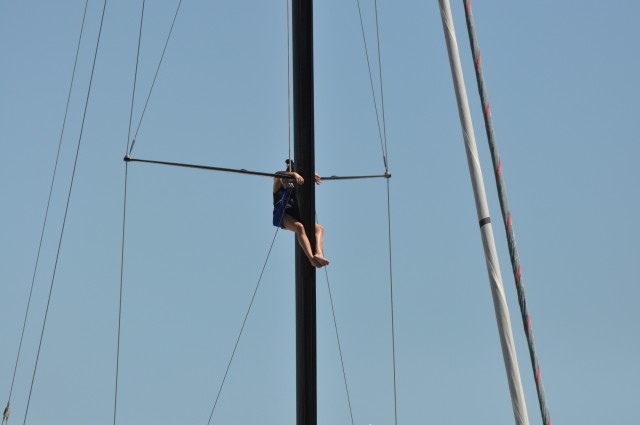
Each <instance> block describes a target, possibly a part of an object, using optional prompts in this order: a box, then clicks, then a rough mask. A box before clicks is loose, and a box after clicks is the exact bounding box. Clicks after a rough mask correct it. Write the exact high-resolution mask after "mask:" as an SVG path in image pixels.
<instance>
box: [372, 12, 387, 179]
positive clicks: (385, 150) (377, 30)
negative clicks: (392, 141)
mask: <svg viewBox="0 0 640 425" xmlns="http://www.w3.org/2000/svg"><path fill="white" fill-rule="evenodd" d="M374 8H375V15H376V41H377V45H378V75H379V76H380V107H381V109H382V134H383V136H384V166H385V171H386V172H389V164H388V162H387V161H388V154H389V151H388V149H387V120H386V117H385V113H384V90H383V88H382V86H383V84H382V55H381V54H380V24H379V23H378V0H375V1H374Z"/></svg>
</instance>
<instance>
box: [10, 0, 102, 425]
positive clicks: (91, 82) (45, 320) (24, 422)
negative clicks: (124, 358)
mask: <svg viewBox="0 0 640 425" xmlns="http://www.w3.org/2000/svg"><path fill="white" fill-rule="evenodd" d="M106 8H107V0H104V3H103V7H102V16H101V18H100V29H99V31H98V39H97V41H96V49H95V53H94V56H93V65H92V67H91V77H90V78H89V87H88V89H87V96H86V99H85V104H84V113H83V115H82V124H81V125H80V135H79V136H78V145H77V148H76V155H75V160H74V162H73V172H72V173H71V183H70V184H69V193H68V195H67V204H66V206H65V210H64V218H63V220H62V229H61V230H60V239H59V241H58V249H57V252H56V260H55V264H54V268H53V275H52V277H51V285H50V287H49V297H48V298H47V307H46V309H45V313H44V320H43V322H42V330H41V332H40V342H39V343H38V352H37V355H36V361H35V365H34V368H33V376H32V377H31V386H30V387H29V397H28V399H27V407H26V410H25V414H24V421H23V422H22V423H23V425H24V424H26V423H27V416H28V414H29V405H30V403H31V394H32V393H33V385H34V382H35V379H36V372H37V370H38V361H39V359H40V352H41V349H42V340H43V338H44V331H45V328H46V325H47V317H48V314H49V306H50V304H51V295H52V293H53V283H54V282H55V277H56V271H57V269H58V260H59V258H60V248H61V247H62V239H63V236H64V229H65V225H66V223H67V215H68V213H69V203H70V201H71V193H72V191H73V182H74V180H75V175H76V169H77V165H78V156H79V154H80V145H81V143H82V134H83V132H84V124H85V120H86V117H87V109H88V106H89V97H90V95H91V86H92V84H93V75H94V71H95V68H96V61H97V57H98V48H99V46H100V38H101V36H102V25H103V23H104V15H105V11H106Z"/></svg>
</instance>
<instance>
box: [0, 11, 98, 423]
mask: <svg viewBox="0 0 640 425" xmlns="http://www.w3.org/2000/svg"><path fill="white" fill-rule="evenodd" d="M88 3H89V0H85V4H84V12H83V14H82V24H81V25H80V35H79V36H78V44H77V47H76V56H75V60H74V62H73V71H72V72H71V82H70V84H69V93H68V94H67V104H66V106H65V110H64V118H63V119H62V129H61V131H60V139H59V141H58V152H57V153H56V161H55V165H54V167H53V175H52V176H51V186H50V187H49V198H48V199H47V207H46V209H45V213H44V220H43V223H42V231H41V232H40V242H39V243H38V253H37V255H36V262H35V265H34V267H33V276H32V277H31V289H30V290H29V298H28V301H27V308H26V311H25V314H24V321H23V322H22V332H21V334H20V343H19V344H18V353H17V354H16V361H15V366H14V368H13V377H12V378H11V388H10V390H9V398H8V399H7V406H6V407H5V414H4V415H3V416H4V418H3V422H4V421H7V422H8V418H9V412H10V404H11V396H12V394H13V385H14V383H15V380H16V372H17V370H18V363H19V362H20V354H21V353H22V342H23V340H24V331H25V328H26V326H27V318H28V317H29V308H30V307H31V296H32V295H33V287H34V284H35V281H36V273H37V271H38V264H39V262H40V252H41V250H42V242H43V240H44V232H45V229H46V227H47V218H48V217H49V207H50V205H51V197H52V194H53V187H54V183H55V180H56V174H57V171H58V161H59V159H60V150H61V147H62V140H63V138H64V130H65V126H66V124H67V115H68V113H69V104H70V103H71V93H72V92H73V83H74V81H75V76H76V68H77V65H78V57H79V53H80V45H81V44H82V35H83V33H84V23H85V19H86V17H87V5H88Z"/></svg>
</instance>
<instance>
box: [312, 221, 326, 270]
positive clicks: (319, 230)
mask: <svg viewBox="0 0 640 425" xmlns="http://www.w3.org/2000/svg"><path fill="white" fill-rule="evenodd" d="M323 242H324V227H322V226H321V225H319V224H316V255H314V256H313V259H314V260H316V261H317V262H318V263H320V265H322V266H328V265H329V260H327V259H326V258H324V253H323V252H322V245H323Z"/></svg>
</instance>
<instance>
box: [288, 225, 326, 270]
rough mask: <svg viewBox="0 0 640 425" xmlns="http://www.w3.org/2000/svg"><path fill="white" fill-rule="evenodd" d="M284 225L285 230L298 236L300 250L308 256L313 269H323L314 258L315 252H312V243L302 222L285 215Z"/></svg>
mask: <svg viewBox="0 0 640 425" xmlns="http://www.w3.org/2000/svg"><path fill="white" fill-rule="evenodd" d="M282 224H283V225H284V228H285V229H287V230H291V231H292V232H294V233H295V234H296V237H297V238H298V244H299V245H300V248H302V251H303V252H304V254H305V255H306V256H307V258H309V261H310V262H311V264H312V265H313V267H317V268H320V267H322V264H321V263H320V262H318V261H317V260H316V259H315V258H314V256H313V251H312V250H311V243H310V242H309V238H307V233H306V232H305V231H304V225H303V224H302V223H301V222H299V221H297V220H296V219H294V218H293V217H291V216H290V215H289V214H285V215H284V219H283V222H282Z"/></svg>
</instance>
